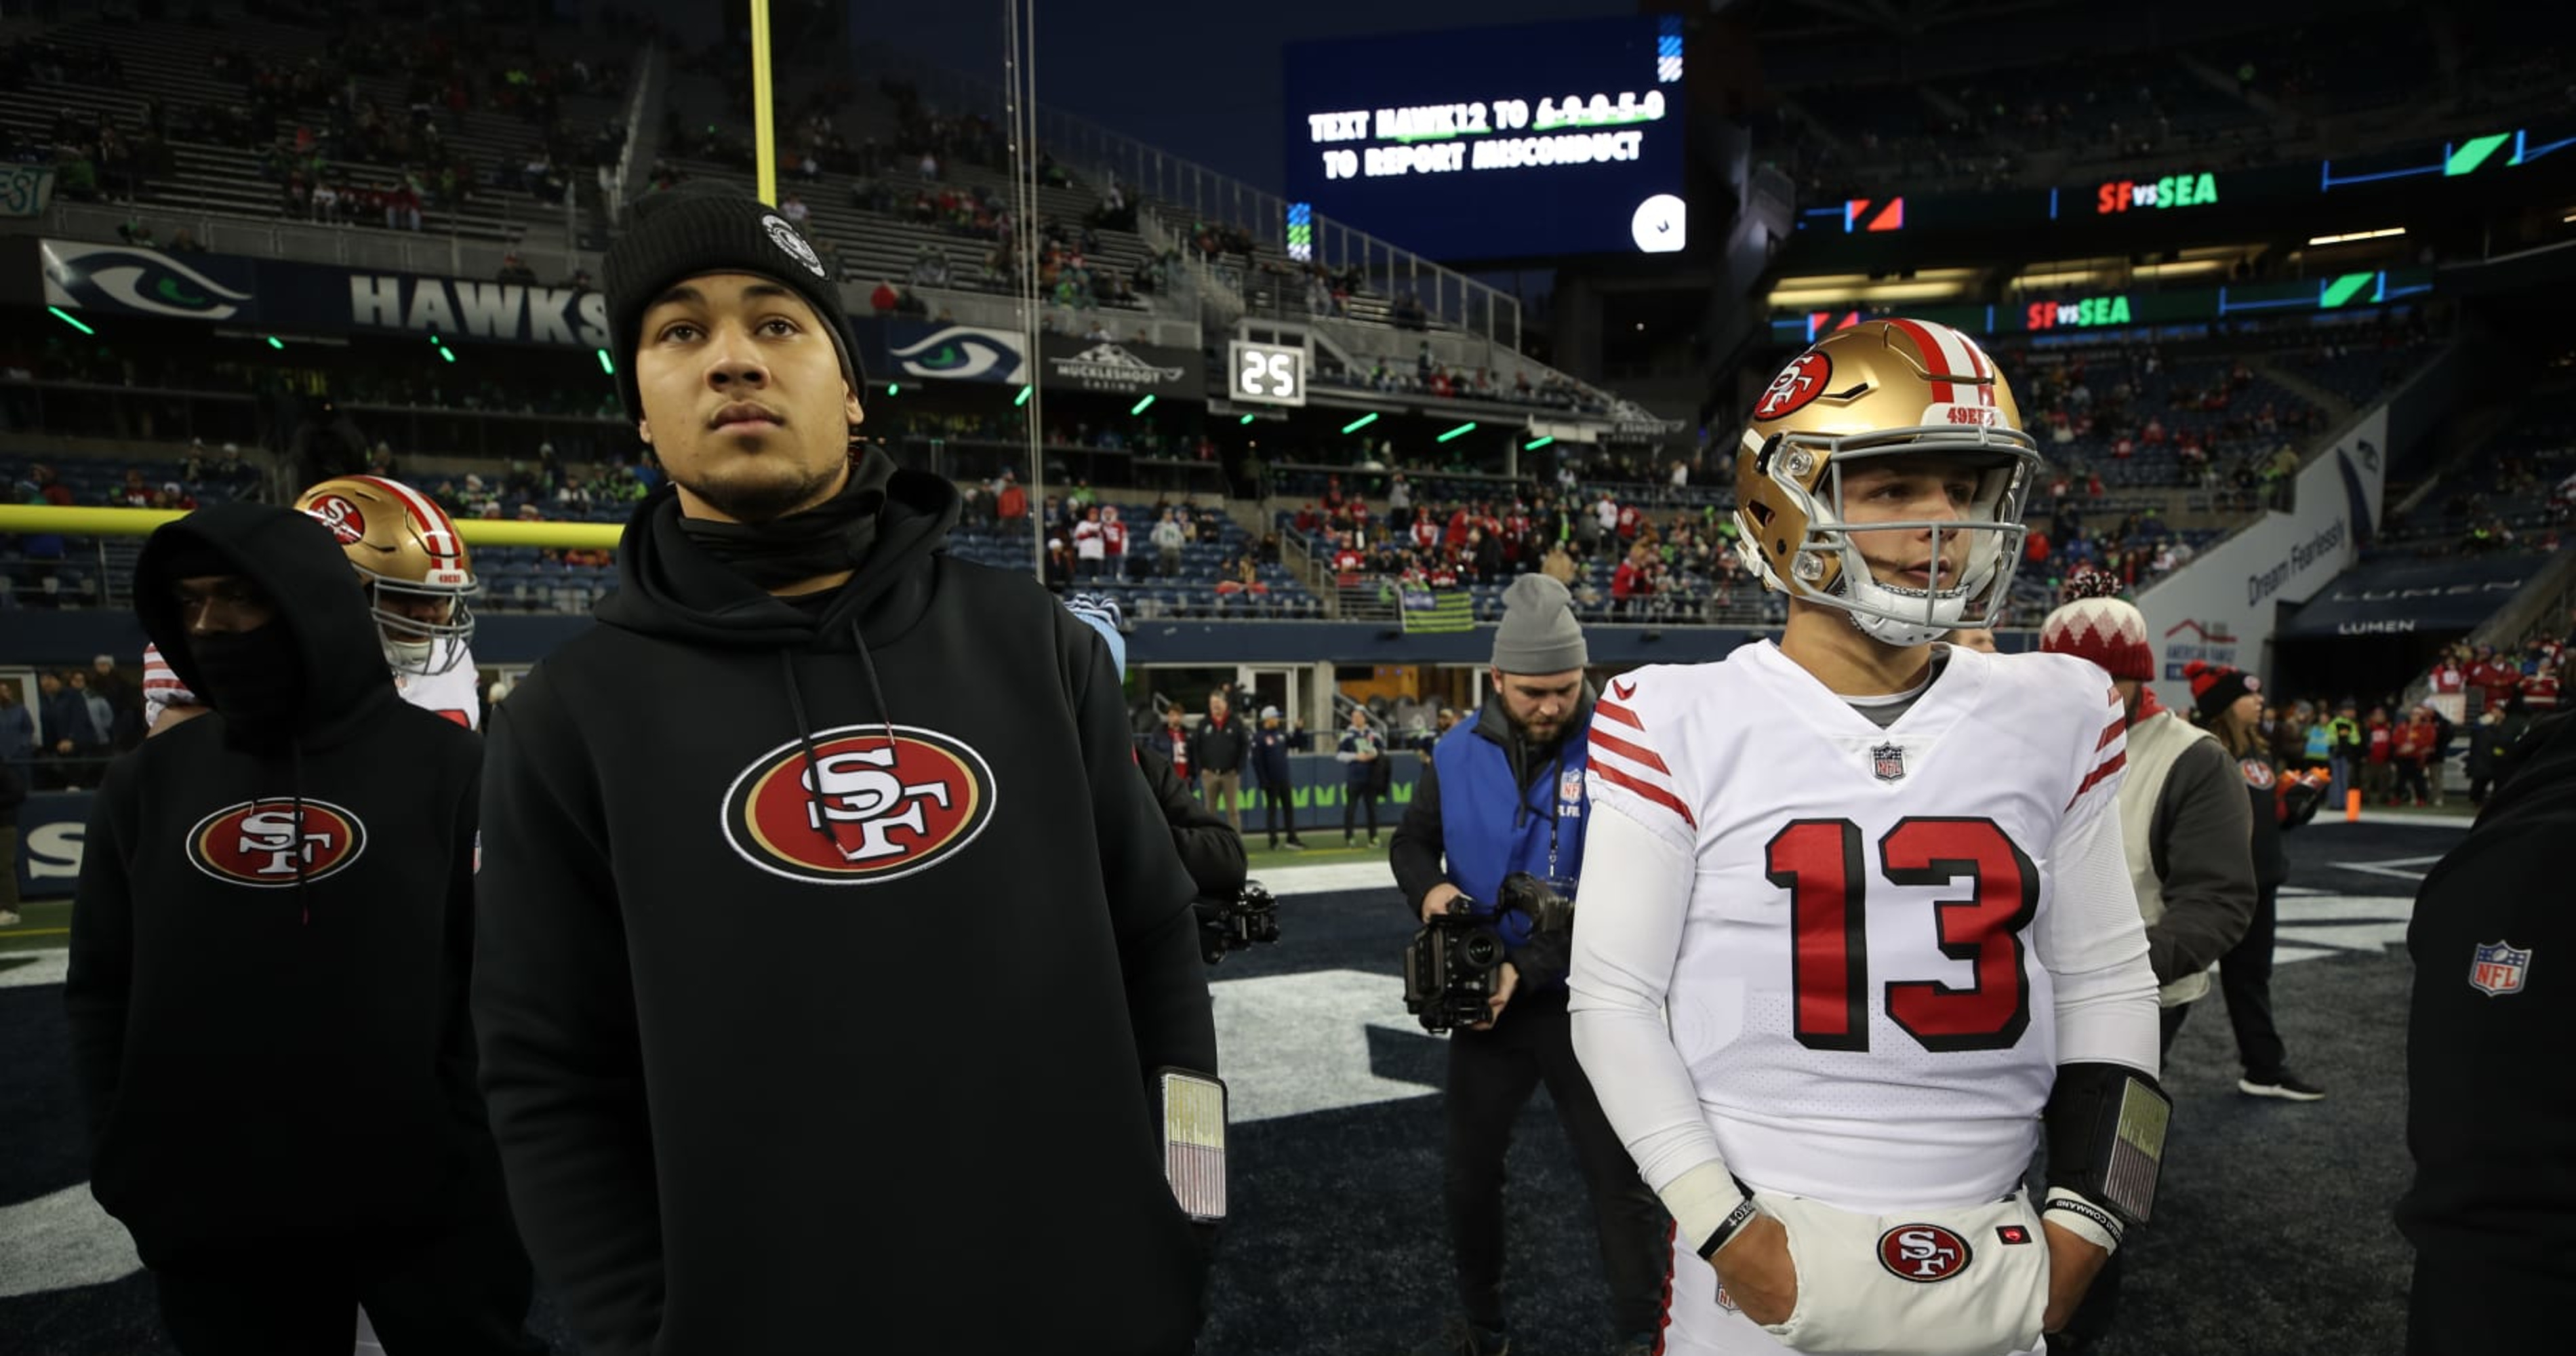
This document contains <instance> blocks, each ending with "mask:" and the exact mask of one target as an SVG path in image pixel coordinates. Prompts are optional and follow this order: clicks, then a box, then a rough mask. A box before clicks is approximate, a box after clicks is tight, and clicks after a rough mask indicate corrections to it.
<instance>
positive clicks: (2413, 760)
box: [2374, 706, 2439, 805]
mask: <svg viewBox="0 0 2576 1356" xmlns="http://www.w3.org/2000/svg"><path fill="white" fill-rule="evenodd" d="M2438 734H2439V732H2438V731H2437V730H2435V728H2434V726H2433V710H2432V708H2431V707H2428V706H2419V707H2416V708H2415V710H2414V712H2413V713H2412V714H2410V715H2409V716H2408V717H2407V719H2406V723H2405V724H2403V725H2400V726H2398V727H2397V730H2396V733H2395V735H2394V737H2393V738H2392V739H2391V741H2390V743H2391V748H2390V751H2389V758H2390V762H2391V763H2392V764H2393V765H2394V766H2395V768H2396V773H2397V786H2396V791H2395V792H2394V794H2392V795H2390V796H2389V798H2388V803H2389V804H2391V805H2398V804H2402V803H2404V802H2405V801H2407V800H2409V799H2412V800H2413V801H2414V802H2415V803H2416V804H2417V805H2422V804H2424V803H2425V802H2426V801H2428V800H2430V799H2431V798H2432V794H2433V793H2432V788H2431V787H2430V786H2429V785H2427V784H2426V782H2425V780H2424V767H2425V764H2427V763H2429V762H2431V761H2432V758H2433V746H2434V743H2435V741H2436V739H2437V738H2438ZM2374 738H2375V736H2374Z"/></svg>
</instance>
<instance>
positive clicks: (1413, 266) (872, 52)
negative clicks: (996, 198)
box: [855, 44, 1521, 350]
mask: <svg viewBox="0 0 2576 1356" xmlns="http://www.w3.org/2000/svg"><path fill="white" fill-rule="evenodd" d="M855 61H856V64H857V67H858V69H859V70H860V71H861V72H862V73H864V74H866V75H870V76H883V77H890V78H893V79H895V80H899V81H903V82H905V83H908V84H910V85H911V86H912V87H913V88H915V89H917V90H919V91H920V92H921V94H922V97H923V98H924V99H926V100H928V101H930V102H932V103H934V104H938V105H940V106H942V107H943V108H944V109H945V110H946V111H950V112H957V111H965V110H985V109H990V110H995V111H996V112H998V110H999V109H1000V108H1001V106H1002V90H1001V87H1000V86H999V85H998V84H996V83H994V82H992V81H988V80H985V79H982V78H980V77H977V76H971V75H967V74H964V73H962V72H958V71H953V70H948V69H946V68H943V67H938V66H933V65H930V64H928V63H925V62H921V61H918V60H916V59H914V58H912V57H910V56H907V55H904V54H902V53H899V52H896V51H894V50H893V49H891V48H889V47H886V46H883V45H881V44H861V45H860V47H859V50H858V51H857V53H856V54H855ZM1037 130H1038V141H1039V144H1040V146H1041V147H1042V148H1043V149H1044V150H1045V152H1046V153H1047V154H1049V155H1052V156H1053V157H1054V158H1055V160H1056V161H1057V163H1059V164H1063V165H1067V166H1070V167H1072V168H1076V169H1081V170H1087V171H1089V172H1091V173H1094V174H1098V175H1103V176H1107V177H1110V178H1114V179H1115V180H1116V181H1117V182H1118V184H1119V185H1120V186H1121V187H1122V189H1123V190H1124V191H1125V192H1126V194H1127V196H1128V198H1129V200H1130V201H1132V202H1136V203H1137V204H1138V205H1139V208H1140V214H1141V210H1142V209H1143V208H1144V206H1145V205H1147V204H1150V203H1158V202H1159V203H1168V204H1171V205H1172V206H1174V207H1178V208H1183V209H1186V210H1188V211H1189V212H1191V213H1192V214H1193V215H1196V216H1198V217H1201V218H1204V219H1209V220H1216V221H1222V222H1224V223H1226V224H1228V225H1232V226H1237V227H1241V228H1242V229H1244V230H1245V231H1246V232H1248V233H1249V234H1251V235H1252V237H1253V238H1254V240H1255V241H1257V242H1259V243H1262V244H1266V245H1269V246H1271V247H1273V248H1274V249H1277V250H1279V251H1281V252H1282V253H1285V252H1286V250H1287V246H1288V203H1287V200H1286V199H1283V198H1281V197H1279V196H1278V195H1277V194H1274V193H1266V192H1263V191H1262V190H1260V189H1257V188H1254V187H1252V186H1251V185H1249V184H1246V183H1244V182H1242V181H1240V180H1237V179H1233V178H1229V177H1227V176H1226V175H1223V174H1219V173H1217V172H1216V171H1214V170H1211V169H1208V168H1207V167H1205V166H1203V165H1199V164H1196V163H1193V162H1191V161H1188V160H1184V159H1182V158H1180V157H1179V156H1176V155H1171V154H1169V153H1167V152H1164V151H1162V150H1158V149H1156V148H1155V147H1152V146H1148V145H1146V144H1145V143H1144V142H1141V141H1138V140H1136V139H1135V138H1133V137H1129V136H1126V135H1124V134H1121V133H1118V132H1113V131H1111V130H1109V129H1108V128H1106V127H1102V126H1100V125H1099V124H1097V123H1094V122H1091V121H1089V120H1088V119H1084V118H1078V117H1075V116H1073V115H1071V114H1068V113H1062V112H1058V111H1057V110H1054V109H1051V108H1047V107H1045V106H1043V105H1041V106H1040V107H1039V109H1038V116H1037ZM1310 244H1311V256H1312V258H1313V260H1314V262H1316V263H1319V264H1322V265H1324V266H1325V267H1327V268H1331V269H1335V270H1347V269H1349V268H1352V267H1355V266H1356V267H1358V268H1359V269H1360V270H1361V272H1362V273H1363V274H1364V275H1365V276H1366V277H1367V278H1368V279H1369V280H1370V282H1371V283H1372V284H1374V285H1375V286H1376V288H1377V290H1381V291H1383V292H1385V293H1386V294H1387V295H1390V296H1392V295H1395V294H1397V293H1398V292H1399V291H1401V292H1405V293H1410V294H1411V295H1412V296H1414V297H1415V298H1416V299H1417V300H1419V301H1420V302H1421V303H1422V306H1423V309H1424V310H1425V311H1426V312H1427V313H1428V315H1429V317H1430V319H1431V320H1432V322H1433V323H1436V324H1439V325H1442V326H1445V327H1447V328H1450V329H1455V330H1460V331H1464V332H1466V333H1469V334H1475V335H1479V336H1482V337H1484V338H1486V339H1489V340H1492V341H1493V342H1495V343H1497V344H1500V345H1502V346H1504V347H1506V348H1509V349H1513V350H1517V349H1519V347H1520V343H1521V308H1520V302H1519V300H1518V299H1517V298H1515V297H1512V296H1509V295H1506V294H1505V293H1503V292H1500V291H1497V290H1495V289H1494V288H1491V287H1488V286H1486V285H1485V284H1483V283H1480V282H1477V281H1476V280H1475V279H1473V278H1469V277H1466V276H1465V275H1463V274H1460V273H1456V272H1453V271H1451V270H1449V269H1447V268H1444V267H1442V266H1440V265H1439V264H1436V263H1433V262H1432V261H1430V260H1428V259H1425V258H1423V257H1421V256H1420V255H1417V254H1415V253H1413V252H1412V251H1410V250H1405V249H1400V248H1398V247H1396V246H1395V245H1392V244H1389V243H1388V242H1386V241H1384V240H1380V239H1378V238H1377V237H1375V236H1373V235H1370V234H1368V233H1367V232H1365V231H1358V230H1353V229H1352V228H1350V227H1348V226H1344V225H1342V224H1341V223H1339V222H1335V221H1330V220H1327V219H1325V218H1323V217H1316V218H1314V219H1313V227H1312V236H1311V241H1310Z"/></svg>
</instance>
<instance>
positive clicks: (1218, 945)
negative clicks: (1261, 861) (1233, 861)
mask: <svg viewBox="0 0 2576 1356" xmlns="http://www.w3.org/2000/svg"><path fill="white" fill-rule="evenodd" d="M1194 907H1196V908H1197V909H1198V913H1199V954H1200V955H1201V956H1203V957H1205V958H1206V960H1207V963H1208V964H1210V965H1214V964H1216V963H1217V962H1218V961H1221V960H1224V959H1225V953H1227V952H1229V951H1241V950H1242V949H1244V948H1245V947H1247V946H1250V945H1252V944H1253V943H1254V942H1275V941H1278V940H1279V901H1278V900H1277V899H1274V898H1272V897H1271V894H1270V892H1269V891H1268V890H1265V889H1263V888H1262V887H1261V882H1259V881H1257V880H1248V881H1245V882H1244V883H1243V888H1242V889H1241V890H1238V891H1236V892H1235V896H1234V898H1232V899H1230V900H1225V901H1222V902H1210V901H1207V900H1199V901H1197V903H1196V904H1195V906H1194Z"/></svg>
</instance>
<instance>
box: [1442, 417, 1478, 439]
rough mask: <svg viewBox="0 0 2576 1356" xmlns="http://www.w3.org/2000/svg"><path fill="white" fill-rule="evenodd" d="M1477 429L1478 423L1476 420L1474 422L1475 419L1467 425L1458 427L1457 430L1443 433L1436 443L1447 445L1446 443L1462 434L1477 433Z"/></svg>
mask: <svg viewBox="0 0 2576 1356" xmlns="http://www.w3.org/2000/svg"><path fill="white" fill-rule="evenodd" d="M1475 428H1476V421H1475V420H1473V419H1470V420H1468V421H1467V422H1466V423H1463V424H1460V425H1459V426H1458V427H1456V428H1453V429H1451V430H1449V431H1448V432H1447V433H1443V434H1441V435H1440V437H1439V438H1438V439H1437V440H1436V441H1439V442H1444V443H1445V442H1447V441H1449V440H1450V439H1452V438H1455V437H1457V436H1458V435H1460V434H1462V433H1472V432H1474V431H1475Z"/></svg>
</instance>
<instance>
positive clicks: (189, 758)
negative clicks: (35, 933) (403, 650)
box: [63, 503, 544, 1356]
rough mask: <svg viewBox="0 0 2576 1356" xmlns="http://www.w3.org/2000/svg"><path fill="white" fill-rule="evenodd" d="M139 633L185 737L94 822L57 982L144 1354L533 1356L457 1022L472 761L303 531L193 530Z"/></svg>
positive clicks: (168, 555)
mask: <svg viewBox="0 0 2576 1356" xmlns="http://www.w3.org/2000/svg"><path fill="white" fill-rule="evenodd" d="M134 595H135V611H136V613H137V614H138V615H139V616H140V618H141V620H142V622H143V629H144V631H145V633H146V634H148V635H149V636H150V637H151V638H152V641H153V643H154V644H155V645H157V646H158V647H159V648H160V651H161V653H162V654H163V655H164V656H165V657H166V658H167V659H168V661H169V663H170V666H171V667H172V668H173V669H174V670H175V671H176V672H177V674H178V676H179V677H180V678H181V679H183V680H185V681H186V683H187V684H188V686H189V689H190V690H191V691H193V692H195V693H196V694H197V695H198V696H199V697H200V698H201V699H203V701H204V702H205V704H206V705H207V706H208V707H210V708H211V709H212V714H211V715H208V716H205V717H202V718H200V719H197V720H194V721H191V722H189V723H188V724H187V725H185V726H183V727H181V728H179V729H176V730H173V731H172V732H171V733H170V734H169V735H168V736H167V737H165V738H161V739H155V740H152V741H150V742H149V743H147V744H145V745H144V746H142V747H141V748H139V749H137V750H135V751H134V752H133V753H131V754H128V755H127V756H125V757H123V758H121V759H119V760H117V761H116V762H115V763H114V764H112V765H111V766H110V767H109V769H108V773H107V778H106V781H105V783H104V784H103V785H102V786H101V787H100V789H99V793H98V796H97V798H96V800H95V801H94V802H93V803H92V805H91V810H90V819H89V825H88V830H87V835H86V837H85V839H84V840H83V842H84V851H83V853H82V856H81V870H80V881H79V884H78V886H77V889H76V894H75V898H74V901H73V905H72V928H71V956H70V968H69V974H68V976H67V978H66V981H65V983H64V986H63V994H64V1002H65V1005H66V1007H67V1009H68V1015H69V1018H70V1034H71V1054H72V1064H73V1068H74V1073H75V1076H76V1081H77V1084H78V1086H79V1089H80V1092H81V1095H82V1102H83V1104H84V1107H85V1109H86V1112H87V1127H88V1134H89V1144H90V1158H91V1183H90V1189H91V1192H92V1194H93V1195H95V1196H96V1197H97V1198H98V1203H99V1205H100V1206H101V1207H102V1208H104V1209H105V1210H106V1211H107V1213H108V1214H110V1215H112V1216H114V1217H115V1218H116V1219H117V1220H119V1221H121V1222H122V1223H123V1224H124V1225H125V1227H126V1228H127V1230H128V1231H130V1232H131V1233H132V1234H133V1236H134V1245H135V1250H136V1251H137V1252H138V1253H139V1254H140V1255H141V1257H142V1259H143V1263H144V1265H145V1266H146V1267H147V1268H149V1269H150V1271H151V1274H152V1279H153V1283H154V1287H155V1289H156V1291H157V1293H158V1297H159V1301H160V1308H161V1314H162V1319H163V1322H164V1324H165V1325H166V1326H167V1328H168V1330H169V1334H170V1337H171V1339H172V1341H173V1342H174V1344H175V1345H176V1346H177V1347H178V1349H179V1350H180V1351H181V1352H183V1353H187V1356H201V1354H202V1353H234V1352H259V1353H284V1354H286V1356H302V1354H303V1353H314V1354H315V1356H319V1354H320V1353H333V1356H345V1353H346V1352H347V1351H348V1350H349V1346H350V1340H351V1334H352V1333H353V1332H355V1331H356V1323H357V1310H358V1306H359V1305H360V1304H361V1303H364V1305H365V1306H366V1309H367V1312H368V1315H369V1316H370V1317H371V1318H372V1319H373V1320H374V1325H375V1331H376V1335H377V1338H378V1340H379V1341H380V1342H382V1344H383V1346H384V1349H385V1350H386V1351H387V1352H388V1353H390V1354H391V1356H411V1354H412V1353H429V1354H433V1356H434V1354H436V1353H471V1354H474V1356H483V1354H486V1353H488V1354H490V1356H503V1354H505V1353H506V1354H508V1356H520V1354H522V1353H534V1352H541V1351H543V1350H544V1344H542V1343H540V1342H538V1341H536V1340H535V1339H534V1338H532V1337H530V1336H528V1335H527V1333H526V1332H525V1330H524V1327H523V1324H524V1321H525V1319H526V1316H527V1310H528V1303H529V1298H530V1295H531V1293H532V1291H533V1288H534V1282H533V1278H532V1275H531V1273H530V1270H529V1266H528V1262H527V1257H526V1255H525V1253H523V1252H522V1251H521V1250H520V1247H519V1242H518V1238H517V1236H516V1234H515V1233H514V1232H513V1230H512V1227H511V1224H510V1217H509V1211H508V1207H507V1204H506V1202H505V1201H504V1199H503V1197H502V1194H501V1177H500V1166H499V1162H498V1159H497V1157H496V1155H495V1154H494V1152H493V1148H492V1143H491V1137H490V1135H489V1134H488V1132H487V1131H486V1130H485V1127H484V1120H483V1109H482V1104H481V1101H480V1099H479V1098H478V1097H477V1095H476V1093H475V1090H474V1072H473V1071H474V1048H473V1039H472V1035H471V1033H470V1031H469V1029H468V1026H467V1017H466V989H467V970H468V966H469V964H470V962H471V959H472V954H473V922H474V916H473V879H472V875H473V867H472V859H473V843H474V823H475V804H476V794H477V777H478V773H479V771H480V763H481V747H480V744H479V743H478V741H477V740H476V738H475V737H474V735H472V734H471V733H469V732H467V731H466V730H464V729H462V728H460V727H458V726H456V725H453V724H451V723H449V722H447V721H445V720H442V719H440V718H439V717H438V716H435V715H433V714H431V713H429V712H427V711H423V710H421V709H419V708H417V707H413V706H410V705H407V704H405V703H404V702H403V701H402V700H401V698H400V697H398V696H397V695H396V694H395V692H394V687H393V683H392V681H391V678H390V676H389V674H388V673H387V671H386V668H385V663H384V657H383V654H382V651H381V650H380V649H379V648H378V642H377V639H376V624H375V621H374V619H373V618H372V617H371V616H370V615H369V612H368V604H367V599H366V595H365V594H364V593H362V592H361V591H360V589H359V586H358V583H357V580H356V578H355V576H353V575H352V574H351V573H350V571H349V569H348V565H347V562H346V560H345V559H344V558H343V557H342V556H341V554H340V548H339V546H338V545H337V544H336V543H335V542H334V541H333V540H332V536H331V533H330V531H329V529H327V528H325V527H324V526H322V525H321V524H320V523H318V522H316V521H314V520H313V519H311V518H308V517H306V516H305V515H303V514H301V513H297V512H295V511H293V510H291V509H284V508H274V507H268V506H264V505H258V504H250V503H229V504H221V505H217V506H215V507H212V508H207V509H201V510H199V511H197V512H195V513H192V514H190V515H188V516H187V517H185V518H182V519H180V520H178V521H176V522H173V523H169V524H166V525H164V526H163V527H161V528H160V529H158V530H157V531H155V532H154V533H153V534H152V537H151V539H150V540H149V541H148V542H147V543H146V544H145V546H144V548H143V555H142V558H141V559H140V561H139V562H138V563H137V564H136V566H135V584H134Z"/></svg>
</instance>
